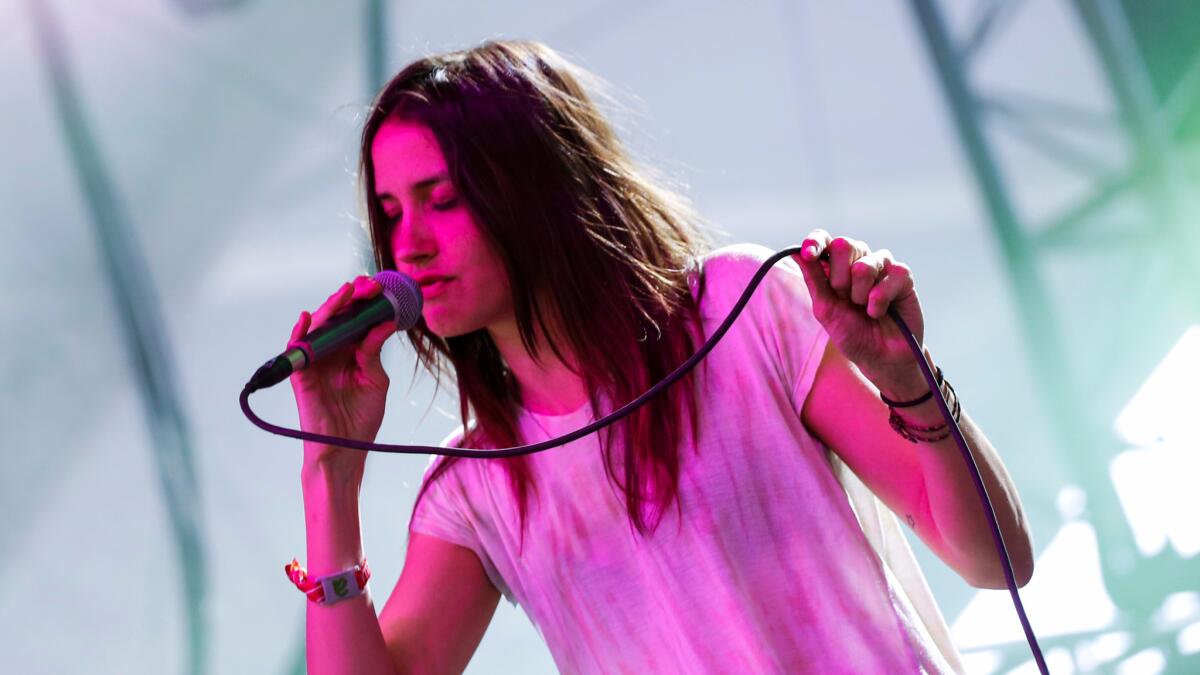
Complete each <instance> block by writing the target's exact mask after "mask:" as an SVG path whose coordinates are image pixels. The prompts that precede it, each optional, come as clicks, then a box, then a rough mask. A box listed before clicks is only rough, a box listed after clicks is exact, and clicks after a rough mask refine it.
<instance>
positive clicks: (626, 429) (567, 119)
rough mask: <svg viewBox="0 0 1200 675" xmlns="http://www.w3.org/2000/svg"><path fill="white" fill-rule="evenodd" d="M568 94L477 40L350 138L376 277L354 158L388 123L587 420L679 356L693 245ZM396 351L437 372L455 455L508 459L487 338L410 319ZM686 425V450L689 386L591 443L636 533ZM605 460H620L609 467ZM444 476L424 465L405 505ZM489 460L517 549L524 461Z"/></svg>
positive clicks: (376, 221) (675, 211)
mask: <svg viewBox="0 0 1200 675" xmlns="http://www.w3.org/2000/svg"><path fill="white" fill-rule="evenodd" d="M584 82H588V83H589V84H591V83H595V82H596V80H595V78H594V77H593V76H591V75H590V74H588V73H587V72H586V71H583V70H582V69H580V68H578V67H576V66H574V65H572V64H571V63H569V62H567V61H566V60H565V59H563V58H562V57H561V56H559V55H558V54H557V53H556V52H555V51H553V50H552V49H550V48H549V47H546V46H545V45H541V44H538V43H533V42H511V41H503V42H501V41H496V42H487V43H484V44H482V45H480V46H479V47H476V48H474V49H469V50H464V51H457V52H452V53H448V54H442V55H437V56H431V57H428V58H423V59H421V60H419V61H416V62H415V63H412V64H411V65H409V66H408V67H406V68H404V70H402V71H401V72H400V73H399V74H397V75H396V76H395V77H394V78H393V79H392V80H391V82H389V83H388V84H387V86H385V87H384V88H383V90H382V91H381V92H380V93H379V95H378V97H377V98H376V100H375V103H374V105H373V107H372V108H371V111H370V113H369V115H368V118H367V120H366V124H365V126H364V128H363V134H362V148H361V167H360V174H359V175H360V177H361V182H362V187H363V190H364V197H365V201H366V211H367V217H368V221H369V228H370V233H371V242H372V247H373V249H374V255H375V263H376V265H377V267H378V268H379V269H395V261H394V260H393V258H392V253H391V250H390V246H389V239H388V234H389V233H388V225H387V219H386V218H385V217H384V215H383V211H382V208H381V206H380V204H379V202H378V200H377V199H376V197H375V180H374V178H375V176H374V166H373V163H372V157H371V146H372V142H373V141H374V139H375V135H376V133H377V132H378V130H379V128H380V126H381V125H382V124H383V123H384V122H385V121H386V120H387V119H389V118H393V117H395V118H399V119H403V120H406V121H410V122H418V123H421V124H424V125H425V126H427V127H428V128H429V129H430V131H431V132H432V134H433V136H434V137H435V138H436V140H437V142H438V144H439V146H440V148H441V151H442V153H443V155H444V156H445V158H446V164H447V168H448V170H449V174H450V178H451V181H452V182H453V184H454V185H455V187H456V188H457V189H458V191H459V193H460V194H461V196H462V198H463V200H464V202H465V204H466V206H467V208H468V209H469V210H470V211H471V213H472V215H473V216H474V217H475V221H476V223H477V224H478V226H479V228H480V230H481V232H482V233H483V235H484V237H485V238H486V239H487V240H488V241H489V243H490V244H491V245H492V246H493V249H494V250H495V251H496V252H497V254H498V255H499V257H500V258H501V259H502V260H503V262H504V266H505V269H506V271H507V273H508V278H509V282H510V285H511V288H512V296H513V305H514V313H515V316H516V320H517V325H518V327H519V332H520V335H521V340H522V343H523V344H524V346H525V348H526V350H528V351H529V352H530V354H531V355H533V356H534V357H538V356H539V355H538V354H537V341H536V340H535V335H537V332H535V328H537V329H540V332H541V334H543V335H545V336H546V340H547V342H546V344H547V346H548V347H549V348H550V350H551V351H552V352H553V354H554V356H555V357H557V358H559V359H560V360H562V361H563V362H564V363H568V364H570V363H574V364H578V365H577V366H575V367H572V370H573V371H574V372H576V373H577V374H578V375H579V376H580V377H581V378H582V380H583V382H584V384H585V386H586V388H587V390H588V392H589V399H590V401H591V403H592V407H593V409H594V410H597V411H599V409H600V408H599V402H600V398H599V396H600V393H601V392H603V393H604V394H605V395H606V396H607V398H608V400H609V401H610V402H613V403H615V404H618V405H620V404H624V403H625V402H627V401H629V400H632V399H633V398H634V397H636V396H638V395H639V394H641V393H642V392H643V391H645V390H646V389H647V388H649V387H650V386H651V385H653V384H654V383H655V382H657V381H659V380H660V379H662V378H663V377H664V376H665V375H666V374H668V373H670V372H671V371H672V370H673V369H674V368H675V367H676V366H677V365H678V364H680V363H682V362H683V361H684V360H685V359H686V358H687V357H688V356H689V355H690V354H691V353H692V352H693V350H694V348H695V346H696V345H695V340H696V338H697V336H699V335H700V331H699V330H698V329H699V315H698V311H697V308H696V302H695V300H694V299H693V297H692V295H691V292H690V290H689V286H688V275H689V273H690V272H692V271H694V266H695V265H696V261H697V260H698V259H699V257H700V256H701V255H702V254H703V253H704V252H705V251H706V250H707V246H708V242H707V239H706V237H705V236H704V235H703V234H702V233H701V230H699V229H698V227H697V225H698V223H699V221H698V219H697V218H696V216H695V214H694V213H693V211H692V210H691V209H690V207H689V206H688V204H687V203H686V201H685V200H683V199H682V198H681V197H680V196H678V195H677V194H676V193H674V192H672V191H669V190H667V189H664V188H662V187H660V186H659V184H658V182H657V181H654V180H651V178H650V174H648V172H647V170H645V169H644V168H642V167H640V166H639V165H637V164H635V163H634V162H633V161H632V160H631V159H630V158H629V156H628V155H627V154H626V152H625V151H624V150H623V149H622V147H621V144H620V142H619V140H618V139H617V136H616V134H615V133H614V132H613V130H612V129H611V128H610V126H609V125H608V123H607V122H606V121H605V119H604V117H603V115H602V114H601V113H600V111H599V109H598V108H597V106H596V105H595V104H594V103H593V102H592V100H591V99H590V98H589V95H588V93H585V89H584V86H583V83H584ZM550 327H553V328H554V330H553V332H552V331H551V330H550V329H549V328H550ZM408 338H409V340H410V342H411V343H412V346H413V348H414V350H415V351H416V353H417V357H418V360H419V362H420V364H421V365H423V366H424V367H425V368H426V369H427V370H428V371H429V372H431V373H432V374H433V375H434V376H435V378H437V379H438V381H439V383H440V382H441V381H442V380H443V379H444V377H445V376H447V375H450V374H451V373H453V376H454V379H455V381H456V382H457V385H458V392H459V407H460V414H461V416H462V421H463V430H464V435H463V439H462V442H461V445H462V446H463V447H477V448H478V447H493V448H500V447H508V446H513V445H518V444H519V439H518V435H519V434H518V430H517V426H516V416H517V408H516V405H517V404H519V403H520V393H519V391H518V387H517V382H516V381H515V378H514V377H513V376H512V374H511V372H510V371H509V370H508V368H507V367H506V366H505V364H504V362H503V360H502V358H501V356H500V352H499V350H498V349H497V348H496V345H495V344H494V343H493V342H492V339H491V337H490V336H489V335H488V333H487V331H486V330H482V329H481V330H477V331H475V332H472V333H468V334H466V335H461V336H457V337H450V338H443V337H440V336H437V335H434V334H433V333H431V332H430V331H429V329H428V327H427V326H426V325H425V322H424V321H423V320H422V321H420V322H419V323H418V324H417V325H416V326H415V327H414V328H412V329H411V330H409V331H408ZM560 340H561V344H560V342H559V341H560ZM566 354H570V355H572V356H573V359H571V360H568V359H567V358H564V356H565V355H566ZM472 416H473V422H472ZM685 417H686V418H687V421H688V423H689V427H688V428H689V430H690V433H691V435H692V437H694V436H695V434H696V428H697V424H696V421H697V419H696V417H697V408H696V396H695V392H694V390H693V382H692V379H691V377H690V376H689V377H688V378H685V379H684V380H681V381H680V382H678V383H677V384H676V385H674V386H672V387H671V388H670V389H668V390H667V392H665V393H664V394H663V395H661V396H659V397H658V398H656V399H654V400H653V401H651V402H650V403H649V404H647V405H646V406H643V407H642V408H640V409H638V410H637V411H636V412H635V413H633V414H632V415H631V416H629V417H627V418H625V419H624V420H622V421H621V422H618V423H617V425H614V426H613V427H609V428H608V429H613V430H615V431H614V432H613V433H605V434H604V435H602V436H601V439H602V443H603V447H604V453H605V467H606V473H607V475H608V477H609V479H610V480H612V481H613V483H614V484H615V485H617V486H618V487H619V488H620V490H621V491H622V493H623V494H624V495H625V506H626V511H627V513H628V514H629V522H630V524H631V526H632V527H633V528H636V529H637V531H638V532H640V533H642V534H643V535H645V534H646V533H647V531H653V529H654V528H656V527H657V524H658V522H659V521H660V520H661V517H662V515H663V513H664V512H665V510H666V509H667V507H668V506H669V505H670V504H671V503H672V502H673V501H675V498H676V496H677V491H678V478H679V465H680V457H679V448H680V447H682V440H683V439H684V435H683V431H684V429H683V427H682V424H681V422H682V421H683V419H684V418H685ZM608 429H606V430H605V431H608ZM614 437H616V438H619V439H620V441H621V442H620V443H614V440H615V438H614ZM616 448H621V449H623V456H622V459H623V461H622V462H621V463H620V464H619V465H618V463H617V462H616ZM455 461H456V458H446V460H444V461H442V462H440V463H439V465H438V466H437V467H436V468H435V469H434V471H433V473H432V474H431V475H430V477H429V480H428V481H427V482H426V484H425V487H423V488H422V490H421V492H420V493H419V494H418V495H417V501H418V502H419V501H420V499H421V496H422V495H423V494H424V490H425V488H426V487H428V485H429V484H431V483H432V482H433V481H434V480H437V478H438V476H440V475H441V474H442V473H443V472H444V471H445V470H446V469H448V468H449V467H450V466H451V465H452V464H453V463H454V462H455ZM494 461H503V462H505V469H506V471H507V474H508V477H509V481H510V484H511V486H512V489H513V491H514V493H515V494H516V495H517V498H518V499H517V502H518V504H519V509H520V517H521V523H522V527H521V531H522V538H523V534H524V524H525V522H526V514H527V505H528V495H529V492H530V487H531V486H532V484H533V481H532V477H531V474H530V472H529V468H528V464H527V463H526V461H525V458H524V457H512V458H506V459H501V460H494ZM643 509H646V510H648V514H647V513H644V512H643ZM415 510H416V509H415V508H414V512H415ZM647 516H648V517H647Z"/></svg>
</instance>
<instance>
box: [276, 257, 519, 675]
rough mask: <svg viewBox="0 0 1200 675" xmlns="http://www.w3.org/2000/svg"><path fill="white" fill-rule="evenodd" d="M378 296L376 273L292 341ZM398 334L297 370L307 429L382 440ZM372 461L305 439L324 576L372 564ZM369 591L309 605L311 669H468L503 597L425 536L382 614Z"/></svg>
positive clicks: (308, 515)
mask: <svg viewBox="0 0 1200 675" xmlns="http://www.w3.org/2000/svg"><path fill="white" fill-rule="evenodd" d="M379 292H380V288H379V285H378V283H377V282H375V281H373V280H370V279H368V278H367V277H359V278H358V279H356V280H355V281H354V282H353V283H347V284H345V285H343V286H342V287H341V288H340V289H339V290H338V291H335V292H334V294H333V295H331V296H330V297H329V299H327V300H326V301H325V302H324V303H323V304H322V305H321V307H320V308H319V309H318V310H317V311H316V312H315V313H314V314H311V315H310V314H308V312H302V313H301V314H300V319H299V320H298V321H297V323H296V325H295V326H294V327H293V329H292V336H291V340H292V341H295V340H298V339H300V338H302V337H303V336H304V335H306V334H307V333H308V331H309V330H310V328H314V327H318V326H320V325H322V324H323V323H324V322H325V321H326V320H327V319H328V318H329V317H330V316H332V315H333V314H335V313H336V312H337V311H339V310H340V309H341V308H342V307H344V306H345V305H346V304H348V303H349V302H351V301H352V300H356V299H361V298H368V297H373V296H375V295H377V294H378V293H379ZM394 331H395V326H393V325H390V324H387V323H383V324H380V325H379V326H377V327H376V328H374V329H372V330H371V332H370V333H368V334H367V336H366V337H365V338H363V340H362V342H361V343H360V344H359V345H358V346H357V347H355V348H354V349H345V350H343V351H342V352H340V353H337V354H332V355H328V356H326V357H325V358H324V359H322V360H320V361H317V362H315V363H314V364H312V365H310V366H309V367H308V368H305V369H303V370H301V371H299V372H297V373H293V374H292V376H291V382H292V391H293V392H294V393H295V395H296V404H297V407H298V409H299V413H300V426H301V428H302V429H304V430H306V431H316V432H320V433H325V434H328V435H332V436H342V437H347V438H355V439H359V440H373V439H374V438H375V435H376V434H377V433H378V431H379V426H380V423H381V422H382V420H383V411H384V405H385V401H386V397H387V389H388V377H387V373H385V372H384V370H383V366H382V364H381V363H380V359H379V352H380V349H382V347H383V343H384V341H385V340H387V339H388V338H389V337H390V336H391V334H392V333H393V332H394ZM365 462H366V454H365V453H363V452H361V451H358V450H350V449H347V448H339V447H337V446H328V445H322V444H319V443H305V444H304V464H303V468H302V469H301V472H300V477H301V484H302V487H303V491H304V524H305V530H306V534H307V538H308V555H307V562H308V565H307V566H308V572H309V574H310V576H318V577H319V576H324V575H326V574H330V573H333V572H337V571H340V570H343V569H345V568H347V567H350V566H352V565H354V564H355V563H358V562H360V561H362V560H363V546H362V533H361V529H360V527H359V514H358V509H359V504H358V492H359V488H360V487H361V485H362V477H363V473H364V469H365ZM472 565H473V567H472ZM369 589H370V586H368V592H367V593H363V594H362V595H359V596H356V597H354V598H350V599H348V600H343V601H341V602H338V603H334V604H332V605H318V604H315V603H312V602H309V603H308V605H307V607H308V609H307V616H306V621H305V637H306V641H305V651H306V656H307V660H308V672H309V673H312V674H313V675H324V674H326V673H354V674H355V675H360V674H367V675H372V674H375V673H383V674H385V675H394V674H397V673H410V672H411V673H445V672H462V670H463V668H465V667H466V664H467V661H468V660H469V659H470V658H471V654H472V653H474V651H475V647H476V646H477V645H478V644H479V639H480V637H481V636H482V635H483V632H484V630H485V629H486V627H487V624H488V622H489V621H490V620H491V617H492V612H493V611H494V610H495V607H496V602H497V598H498V595H499V594H498V592H497V591H496V590H495V589H494V588H493V587H492V585H491V583H490V582H488V580H487V579H486V576H485V575H484V573H483V567H482V565H481V564H480V562H479V559H478V558H476V557H475V554H474V553H473V552H471V551H469V550H467V549H464V548H462V547H460V546H455V545H453V544H449V543H447V542H443V541H440V540H437V539H433V538H431V537H430V538H420V537H416V536H414V537H413V539H412V541H410V544H409V548H408V556H407V559H406V561H405V565H404V572H403V573H402V574H401V575H400V581H399V582H398V583H397V585H396V591H395V592H394V593H393V595H392V598H391V599H390V600H389V601H388V604H387V607H386V608H385V611H384V614H383V616H382V617H380V618H376V616H375V606H374V603H373V601H372V598H371V596H370V590H369ZM381 622H382V624H381Z"/></svg>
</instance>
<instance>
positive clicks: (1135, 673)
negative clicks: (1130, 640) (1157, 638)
mask: <svg viewBox="0 0 1200 675" xmlns="http://www.w3.org/2000/svg"><path fill="white" fill-rule="evenodd" d="M1166 669H1167V657H1166V656H1165V655H1164V654H1163V653H1162V650H1161V649H1158V648H1157V647H1151V648H1150V649H1143V650H1142V651H1140V652H1138V653H1136V654H1134V655H1133V656H1131V657H1129V658H1127V659H1125V660H1124V661H1122V662H1121V665H1119V666H1117V675H1158V673H1161V672H1163V671H1164V670H1166Z"/></svg>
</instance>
